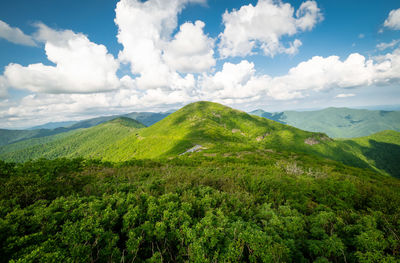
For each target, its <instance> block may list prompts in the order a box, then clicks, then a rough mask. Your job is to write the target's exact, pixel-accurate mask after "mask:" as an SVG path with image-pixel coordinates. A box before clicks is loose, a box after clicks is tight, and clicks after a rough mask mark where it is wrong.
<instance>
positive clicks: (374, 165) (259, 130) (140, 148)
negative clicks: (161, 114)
mask: <svg viewBox="0 0 400 263" xmlns="http://www.w3.org/2000/svg"><path fill="white" fill-rule="evenodd" d="M385 134H388V136H389V135H390V138H392V139H389V141H387V140H388V139H387V138H386V137H387V136H386V137H382V136H369V137H365V138H360V139H354V140H333V139H331V138H329V137H328V136H327V135H326V134H324V133H316V132H309V131H304V130H300V129H297V128H295V127H292V126H289V125H285V124H282V123H279V122H276V121H272V120H269V119H266V118H263V117H258V116H255V115H249V114H247V113H245V112H243V111H239V110H235V109H232V108H230V107H227V106H224V105H221V104H218V103H213V102H206V101H200V102H195V103H191V104H188V105H186V106H185V107H183V108H181V109H179V110H178V111H176V112H174V113H172V114H170V115H169V116H167V117H166V118H164V119H163V120H161V121H159V122H157V123H155V124H154V125H152V126H150V127H145V126H144V125H142V124H140V123H139V122H137V121H135V120H132V119H129V118H117V119H114V120H111V121H108V122H106V123H103V124H100V125H98V126H95V127H91V128H87V129H79V130H76V131H71V132H67V133H64V134H58V135H54V136H48V137H44V138H40V139H31V140H26V141H23V142H20V143H15V144H10V145H7V146H3V147H1V148H0V158H2V159H5V160H11V161H25V160H28V159H35V158H40V157H46V158H56V157H78V156H80V157H85V158H100V159H103V160H107V161H115V162H119V161H127V160H131V159H154V158H156V159H159V158H175V157H178V156H181V155H188V156H191V155H193V154H194V155H196V154H197V155H199V154H200V155H205V156H220V157H224V156H231V154H233V153H238V152H249V153H254V154H256V153H257V152H259V151H274V152H290V153H297V154H306V155H309V156H313V158H327V159H331V160H335V161H340V162H342V163H344V164H347V165H351V166H356V167H361V168H370V169H373V170H376V171H378V172H381V173H384V174H391V175H396V176H398V175H399V174H397V172H396V171H397V169H396V167H395V166H393V161H390V160H394V159H396V158H400V151H399V150H398V149H399V143H398V142H399V140H398V137H399V136H398V135H399V134H400V133H398V132H395V131H392V132H387V133H385ZM372 141H373V142H372ZM386 149H390V151H387V150H386ZM372 153H373V154H372ZM389 155H390V156H389ZM385 160H388V161H385Z"/></svg>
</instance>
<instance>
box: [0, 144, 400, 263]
mask: <svg viewBox="0 0 400 263" xmlns="http://www.w3.org/2000/svg"><path fill="white" fill-rule="evenodd" d="M0 189H1V191H0V243H1V245H0V247H1V248H0V249H1V250H0V254H1V255H2V256H1V257H0V261H1V262H399V260H400V254H399V251H400V239H399V236H400V231H399V230H400V208H399V205H398V204H399V203H400V181H399V180H398V179H396V178H393V177H390V176H385V175H382V174H378V173H376V172H374V171H372V170H368V169H361V168H354V167H350V166H346V165H343V164H341V163H338V162H335V161H332V160H327V159H323V158H318V157H315V156H309V155H305V154H300V153H296V154H294V153H290V152H285V151H280V152H267V151H265V152H259V153H257V154H254V153H251V152H246V151H244V152H238V153H237V154H236V155H234V156H233V155H232V156H205V155H204V154H200V153H193V154H192V155H190V156H179V157H176V158H169V159H160V160H134V159H133V160H131V161H127V162H115V163H112V162H104V161H99V160H90V159H82V158H75V159H65V158H62V159H54V160H46V159H38V160H35V161H28V162H25V163H7V162H3V161H0Z"/></svg>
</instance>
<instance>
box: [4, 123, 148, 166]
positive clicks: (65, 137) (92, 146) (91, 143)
mask: <svg viewBox="0 0 400 263" xmlns="http://www.w3.org/2000/svg"><path fill="white" fill-rule="evenodd" d="M144 127H145V126H144V125H143V124H141V123H139V122H138V121H136V120H133V119H130V118H126V117H119V118H116V119H113V120H111V121H108V122H105V123H102V124H99V125H97V126H94V127H91V128H86V129H77V130H72V131H69V132H65V133H62V134H57V135H53V136H48V137H42V138H34V139H29V140H25V141H21V142H19V143H15V144H10V145H6V146H3V147H0V154H1V155H0V156H2V157H4V159H6V160H12V161H17V162H22V161H26V160H28V159H37V158H41V157H44V158H51V159H53V158H57V157H78V156H85V157H88V158H101V157H102V156H104V155H105V154H106V151H107V148H108V147H109V146H111V145H113V144H114V143H115V142H117V141H118V140H120V139H122V138H125V137H126V136H127V135H128V134H130V133H133V132H134V131H136V130H137V129H141V128H144Z"/></svg>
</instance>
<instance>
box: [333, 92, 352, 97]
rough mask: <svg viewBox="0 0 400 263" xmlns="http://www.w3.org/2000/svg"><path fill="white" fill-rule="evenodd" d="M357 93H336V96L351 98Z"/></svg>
mask: <svg viewBox="0 0 400 263" xmlns="http://www.w3.org/2000/svg"><path fill="white" fill-rule="evenodd" d="M355 95H356V94H354V93H341V94H338V95H336V97H335V98H349V97H354V96H355Z"/></svg>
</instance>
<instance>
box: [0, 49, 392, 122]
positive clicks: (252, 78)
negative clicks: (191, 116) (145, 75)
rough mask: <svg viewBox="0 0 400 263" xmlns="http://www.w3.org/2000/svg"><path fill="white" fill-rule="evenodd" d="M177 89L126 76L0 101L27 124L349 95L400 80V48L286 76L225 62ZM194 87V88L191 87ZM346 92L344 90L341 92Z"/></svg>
mask: <svg viewBox="0 0 400 263" xmlns="http://www.w3.org/2000/svg"><path fill="white" fill-rule="evenodd" d="M174 83H175V88H174V89H163V88H154V89H145V90H143V89H137V88H134V87H135V85H136V82H135V79H132V78H130V77H124V78H122V79H121V88H120V89H117V90H114V91H111V92H108V93H105V92H104V93H96V94H32V95H28V96H26V97H25V98H23V99H22V100H20V101H18V102H14V103H11V104H10V103H8V104H7V103H5V101H7V100H4V101H3V102H0V125H1V126H3V127H5V126H6V125H7V123H9V122H10V123H11V124H10V125H14V126H17V125H20V126H23V125H25V126H27V125H30V124H34V121H35V120H41V121H42V122H45V120H46V121H54V120H60V118H61V117H63V118H64V119H65V120H66V119H73V118H77V116H79V117H80V118H84V117H87V118H88V117H93V116H96V115H102V114H117V113H121V112H129V111H148V110H150V111H152V110H153V111H154V110H161V109H166V108H168V107H174V108H178V107H180V106H182V105H183V104H186V103H189V102H192V101H198V100H212V101H216V102H221V103H224V104H227V105H231V106H235V105H239V104H241V105H244V104H246V103H247V105H249V103H251V105H255V104H259V105H261V104H263V102H265V101H273V100H281V102H280V103H285V100H286V101H291V102H293V101H294V100H295V99H298V98H304V97H307V96H308V95H310V94H312V93H317V92H320V91H323V90H330V89H334V90H335V91H337V93H338V94H339V95H338V96H337V98H344V97H345V96H347V97H349V96H350V95H349V94H352V93H351V92H349V91H348V90H349V89H351V88H352V87H358V86H377V87H378V86H383V85H387V84H392V83H400V49H397V50H394V51H393V52H391V53H387V54H385V55H382V56H379V57H375V58H371V59H366V58H365V57H364V56H362V55H360V54H357V53H354V54H351V55H349V56H348V57H347V58H345V59H340V58H339V57H337V56H329V57H318V56H317V57H313V58H311V59H309V60H307V61H304V62H302V63H299V64H298V65H297V66H296V67H293V68H292V69H290V70H289V72H288V73H287V74H285V75H283V76H278V77H271V76H268V75H259V74H257V72H256V69H255V66H254V64H253V63H251V62H249V61H247V60H243V61H241V62H240V63H237V64H233V63H228V62H226V63H224V65H223V67H222V69H221V70H220V71H218V72H216V73H204V74H202V75H201V76H200V77H199V79H198V80H196V78H194V76H193V75H191V74H188V75H186V77H185V78H183V77H179V78H178V79H176V80H174ZM193 87H194V88H193ZM340 94H344V95H340Z"/></svg>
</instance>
